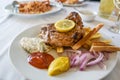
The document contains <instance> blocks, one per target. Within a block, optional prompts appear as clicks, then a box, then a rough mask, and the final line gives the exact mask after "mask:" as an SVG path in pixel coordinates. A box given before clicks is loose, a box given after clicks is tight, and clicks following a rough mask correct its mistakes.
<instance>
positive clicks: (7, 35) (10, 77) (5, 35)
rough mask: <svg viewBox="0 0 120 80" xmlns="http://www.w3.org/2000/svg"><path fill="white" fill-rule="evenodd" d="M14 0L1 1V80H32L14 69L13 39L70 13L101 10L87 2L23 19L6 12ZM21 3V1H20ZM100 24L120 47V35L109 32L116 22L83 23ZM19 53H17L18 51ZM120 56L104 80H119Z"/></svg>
mask: <svg viewBox="0 0 120 80" xmlns="http://www.w3.org/2000/svg"><path fill="white" fill-rule="evenodd" d="M13 1H14V0H0V80H30V79H29V77H27V78H26V77H24V76H23V75H22V74H21V73H20V72H19V71H18V70H16V69H15V68H14V66H13V65H12V63H11V61H10V58H9V48H10V45H11V43H12V41H13V39H14V38H15V37H16V36H17V35H18V34H19V33H21V32H22V31H24V30H26V29H28V28H30V27H33V26H36V25H39V24H47V23H53V22H56V21H57V20H61V19H64V18H65V17H66V16H67V15H68V14H69V13H70V12H73V11H76V10H75V8H77V9H78V10H80V9H90V10H92V11H94V12H96V13H98V10H99V4H100V2H98V1H86V2H85V4H84V5H82V6H77V7H68V6H63V8H62V9H61V10H60V11H58V12H55V13H51V14H46V15H42V16H37V17H21V16H17V15H11V14H9V13H7V12H6V11H5V10H4V7H5V6H6V5H8V4H10V3H12V2H13ZM18 1H21V0H18ZM99 23H104V27H103V28H102V29H101V30H100V31H102V32H103V33H105V34H106V35H107V36H109V37H111V39H112V41H113V42H114V45H116V46H118V47H120V34H116V33H113V32H111V31H109V27H110V26H112V25H113V24H114V21H112V20H108V19H104V18H102V17H100V16H98V15H96V17H95V20H94V21H92V22H86V21H83V25H84V26H87V27H94V26H96V25H97V24H99ZM16 52H17V51H16ZM119 70H120V56H119V54H118V61H117V64H116V66H115V67H114V69H113V70H112V71H111V73H109V74H108V75H107V76H106V77H104V78H103V79H102V80H119V76H120V71H119Z"/></svg>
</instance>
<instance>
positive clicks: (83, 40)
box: [72, 24, 103, 50]
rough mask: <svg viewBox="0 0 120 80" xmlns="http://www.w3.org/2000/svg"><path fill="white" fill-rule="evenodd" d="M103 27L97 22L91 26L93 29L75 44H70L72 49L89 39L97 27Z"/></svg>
mask: <svg viewBox="0 0 120 80" xmlns="http://www.w3.org/2000/svg"><path fill="white" fill-rule="evenodd" d="M102 27H103V24H98V25H97V26H96V27H95V28H93V30H91V31H90V32H89V33H88V34H87V35H86V36H85V37H83V38H82V39H81V40H79V41H78V42H77V43H76V44H74V45H73V46H72V48H73V49H74V50H76V49H78V48H80V47H81V46H82V45H83V44H85V42H86V41H87V40H88V39H90V37H92V36H93V35H94V34H96V33H97V31H98V30H99V29H101V28H102Z"/></svg>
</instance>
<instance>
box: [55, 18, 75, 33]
mask: <svg viewBox="0 0 120 80" xmlns="http://www.w3.org/2000/svg"><path fill="white" fill-rule="evenodd" d="M74 27H75V22H74V21H72V20H68V19H64V20H60V21H57V22H56V23H55V28H56V30H57V31H59V32H68V31H70V30H72V29H73V28H74Z"/></svg>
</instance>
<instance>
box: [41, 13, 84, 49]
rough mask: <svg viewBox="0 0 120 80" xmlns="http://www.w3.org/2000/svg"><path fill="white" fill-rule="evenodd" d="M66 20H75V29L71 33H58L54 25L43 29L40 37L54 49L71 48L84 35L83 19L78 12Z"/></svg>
mask: <svg viewBox="0 0 120 80" xmlns="http://www.w3.org/2000/svg"><path fill="white" fill-rule="evenodd" d="M66 19H69V20H73V21H74V22H75V27H74V28H73V29H72V30H70V31H69V32H58V31H57V30H56V29H55V27H54V23H53V24H48V25H46V26H44V27H43V28H42V29H41V32H40V37H41V38H43V39H44V40H45V42H46V43H47V44H49V45H51V46H53V47H70V46H72V45H73V44H75V43H76V42H77V41H78V40H80V39H81V38H82V37H83V35H84V30H83V23H82V19H81V17H80V16H79V14H78V13H76V12H71V13H70V14H69V16H68V17H66Z"/></svg>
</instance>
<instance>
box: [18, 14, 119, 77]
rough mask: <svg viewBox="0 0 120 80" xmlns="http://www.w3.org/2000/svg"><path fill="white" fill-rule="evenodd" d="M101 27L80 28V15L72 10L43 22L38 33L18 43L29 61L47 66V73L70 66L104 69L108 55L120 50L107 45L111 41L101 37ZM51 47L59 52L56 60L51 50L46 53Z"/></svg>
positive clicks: (56, 71)
mask: <svg viewBox="0 0 120 80" xmlns="http://www.w3.org/2000/svg"><path fill="white" fill-rule="evenodd" d="M68 23H69V24H68ZM69 27H70V28H69ZM102 27H103V24H102V23H100V24H98V25H97V26H96V27H94V28H90V27H83V23H82V19H81V17H80V15H79V14H78V13H77V12H71V13H70V14H69V16H67V17H66V18H65V19H63V20H60V21H57V22H55V23H52V24H47V25H44V26H43V27H42V28H41V29H40V33H39V36H37V37H34V38H28V37H24V38H22V39H21V40H20V44H21V46H22V47H23V48H24V49H25V50H26V51H27V52H28V53H31V54H29V57H28V61H29V63H30V64H31V65H33V66H35V67H37V68H40V69H48V74H49V75H50V76H55V75H58V74H61V73H63V72H66V71H68V70H69V69H71V68H79V70H80V71H83V70H86V68H87V67H89V66H94V65H99V66H100V67H102V68H105V69H106V65H105V63H104V62H105V61H107V60H109V55H110V54H111V53H112V52H113V51H120V48H119V47H115V46H114V45H110V40H103V39H101V38H102V34H100V33H98V31H99V30H100V29H101V28H102ZM62 28H64V30H63V29H62ZM51 48H52V49H56V50H57V53H61V54H57V58H56V57H55V59H54V57H52V55H53V54H52V53H48V51H49V50H51ZM46 52H47V53H48V54H47V53H46ZM50 54H51V55H50Z"/></svg>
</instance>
